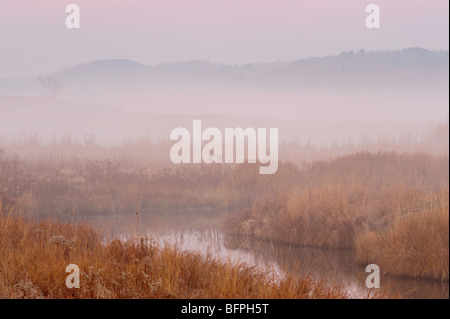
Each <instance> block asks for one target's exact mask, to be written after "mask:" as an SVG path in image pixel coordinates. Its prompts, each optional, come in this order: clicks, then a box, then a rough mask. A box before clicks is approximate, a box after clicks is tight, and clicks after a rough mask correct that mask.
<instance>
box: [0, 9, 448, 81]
mask: <svg viewBox="0 0 450 319" xmlns="http://www.w3.org/2000/svg"><path fill="white" fill-rule="evenodd" d="M70 3H75V4H77V5H79V7H80V11H81V28H80V29H67V28H66V26H65V20H66V16H67V13H66V12H65V8H66V6H67V5H68V4H70ZM370 3H375V4H377V5H378V6H379V7H380V11H381V28H380V29H367V28H366V26H365V19H366V16H367V15H368V14H367V13H366V12H365V7H366V5H368V4H370ZM448 9H449V1H448V0H433V1H429V0H367V1H363V0H327V1H325V0H126V1H125V0H122V1H119V0H108V1H104V0H71V1H64V0H0V78H1V77H26V76H36V75H42V74H48V73H52V72H55V71H57V70H60V69H61V68H64V67H69V66H72V65H75V64H79V63H85V62H90V61H93V60H100V59H130V60H134V61H137V62H139V63H142V64H161V63H170V62H177V61H186V60H192V59H194V60H206V61H210V62H218V63H227V64H246V63H260V62H274V61H280V60H281V61H292V60H297V59H302V58H307V57H311V56H326V55H334V54H338V53H339V52H341V51H347V50H355V51H356V50H360V49H365V50H368V51H371V50H401V49H403V48H407V47H423V48H426V49H430V50H448V48H449V45H448V37H449V32H448V28H449V16H448Z"/></svg>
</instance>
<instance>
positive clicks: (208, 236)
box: [89, 212, 449, 299]
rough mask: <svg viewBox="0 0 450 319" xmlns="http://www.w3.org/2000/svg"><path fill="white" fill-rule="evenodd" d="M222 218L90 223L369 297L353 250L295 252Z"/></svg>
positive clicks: (398, 291) (394, 284)
mask: <svg viewBox="0 0 450 319" xmlns="http://www.w3.org/2000/svg"><path fill="white" fill-rule="evenodd" d="M222 219H223V216H221V215H220V214H217V213H216V214H208V215H206V216H205V213H201V214H200V213H198V214H185V213H183V212H178V213H163V214H144V215H141V216H139V220H137V217H136V216H134V214H133V215H130V216H129V217H127V216H124V215H121V216H109V217H104V216H103V217H98V216H97V217H92V218H89V222H91V223H94V224H95V225H96V226H97V227H99V228H100V229H102V231H103V233H104V235H105V237H106V238H108V239H111V238H120V237H122V236H126V235H130V234H136V232H138V233H139V234H145V235H150V236H152V237H153V238H154V239H155V240H156V241H157V242H159V243H161V244H162V245H170V246H176V247H178V248H179V249H182V250H189V251H194V252H199V253H201V254H204V255H211V256H213V257H216V258H220V259H221V260H223V261H225V262H228V261H229V262H232V263H237V262H241V263H246V264H248V265H250V266H257V267H260V268H261V269H264V270H267V269H269V270H272V271H274V272H275V273H276V274H278V275H280V276H282V275H283V273H285V272H286V271H288V272H294V273H297V274H301V275H303V276H309V277H310V278H312V279H321V280H326V281H327V282H328V283H329V284H331V285H336V286H339V287H342V288H344V289H346V290H347V291H348V292H349V293H350V294H351V295H352V296H354V297H363V296H366V295H367V293H368V292H369V290H368V289H367V288H366V287H365V279H366V275H367V274H366V273H365V267H364V266H361V265H358V264H357V263H356V259H355V254H354V252H353V251H352V250H338V249H322V248H312V247H294V246H289V245H284V244H279V243H273V242H266V241H264V242H263V241H258V240H254V239H251V238H247V237H232V236H228V235H225V234H224V233H223V232H222V231H221V229H220V228H219V227H218V225H220V221H221V220H222ZM381 289H382V290H383V291H384V292H386V293H387V294H388V295H389V296H390V297H401V298H444V299H448V298H449V284H448V282H439V281H429V280H412V279H407V278H398V277H390V276H382V277H381Z"/></svg>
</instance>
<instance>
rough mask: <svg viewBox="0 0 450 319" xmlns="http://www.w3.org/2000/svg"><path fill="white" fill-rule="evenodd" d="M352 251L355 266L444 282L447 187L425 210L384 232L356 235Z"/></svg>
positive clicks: (407, 216)
mask: <svg viewBox="0 0 450 319" xmlns="http://www.w3.org/2000/svg"><path fill="white" fill-rule="evenodd" d="M356 251H357V258H358V261H359V262H361V263H364V264H371V263H375V264H377V265H378V266H380V268H381V269H382V270H383V272H385V273H389V274H393V275H399V276H408V277H422V278H435V279H441V280H448V279H449V193H448V187H447V188H446V189H444V190H443V191H442V192H441V194H439V195H438V197H437V198H434V199H433V200H430V205H429V207H427V208H424V209H422V210H420V211H418V212H415V213H411V214H408V215H406V216H401V217H399V218H397V219H396V220H395V221H394V222H393V223H392V224H391V225H390V226H389V227H388V228H387V229H386V230H384V231H370V232H367V233H362V234H360V235H359V236H358V237H357V239H356Z"/></svg>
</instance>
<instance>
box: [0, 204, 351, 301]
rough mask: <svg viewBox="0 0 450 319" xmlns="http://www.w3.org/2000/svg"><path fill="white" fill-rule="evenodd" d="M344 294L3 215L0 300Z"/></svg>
mask: <svg viewBox="0 0 450 319" xmlns="http://www.w3.org/2000/svg"><path fill="white" fill-rule="evenodd" d="M0 207H1V206H0ZM68 264H76V265H78V266H79V267H80V269H81V278H80V283H81V284H80V286H81V287H80V288H79V289H76V288H75V289H68V288H66V286H65V280H66V276H67V275H68V274H67V273H65V269H66V266H67V265H68ZM347 297H348V295H347V294H346V293H345V292H344V291H341V290H339V289H337V288H334V287H328V286H327V285H326V284H325V283H324V282H317V281H313V280H310V279H308V278H303V279H300V278H297V277H294V276H290V275H288V276H287V277H286V278H284V279H281V280H279V279H277V278H276V277H275V275H273V274H270V273H268V272H263V271H260V270H257V269H255V268H253V267H248V266H246V265H244V264H238V265H231V264H226V263H223V262H220V261H217V260H215V259H213V258H211V257H202V256H200V255H199V254H195V253H190V252H181V251H178V250H176V249H174V248H166V247H164V248H162V247H159V246H158V245H157V244H155V243H154V242H152V241H151V239H149V238H141V237H139V238H134V239H130V240H128V241H119V240H113V241H111V242H108V243H104V242H102V238H101V237H100V236H99V234H98V233H97V232H96V230H95V229H93V228H92V227H90V226H89V225H86V224H79V225H71V224H64V223H60V222H54V221H49V220H47V221H41V222H35V221H33V222H31V221H25V220H24V219H23V218H21V217H17V216H15V217H13V216H12V214H8V215H6V213H5V212H4V213H1V211H0V298H69V299H71V298H347Z"/></svg>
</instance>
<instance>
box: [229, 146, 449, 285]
mask: <svg viewBox="0 0 450 319" xmlns="http://www.w3.org/2000/svg"><path fill="white" fill-rule="evenodd" d="M448 176H449V173H448V157H432V156H429V155H426V154H420V153H418V154H402V155H399V154H395V153H378V154H370V153H359V154H354V155H351V156H346V157H342V158H338V159H336V160H333V161H330V162H318V163H315V164H313V165H312V166H311V167H309V168H308V169H307V170H306V171H304V172H301V173H299V174H298V175H297V181H296V182H295V183H294V184H293V186H292V187H291V189H290V191H289V192H284V193H283V192H280V193H279V194H275V195H274V196H272V197H270V196H269V197H267V198H265V199H261V200H256V201H255V202H254V203H253V206H252V207H251V208H246V209H244V210H242V211H240V212H239V213H237V214H236V215H235V216H234V217H233V218H230V219H229V220H228V222H227V229H228V230H229V231H230V232H234V233H238V234H241V235H246V236H252V237H255V238H258V239H263V240H271V241H278V242H283V243H288V244H294V245H301V246H315V247H332V248H350V249H353V248H358V252H359V254H360V261H361V262H362V263H365V264H367V262H368V261H370V263H377V264H379V266H380V267H382V269H383V270H384V271H386V272H389V273H392V274H401V275H405V276H411V277H424V278H436V279H446V280H448V250H449V248H448V234H449V225H448ZM442 189H444V190H445V189H447V192H445V191H442ZM445 194H446V195H445ZM443 203H447V204H443ZM437 205H439V206H437ZM436 211H437V212H438V213H437V212H436ZM420 212H421V213H420ZM419 213H420V214H419ZM388 229H389V233H388V235H386V231H387V230H388ZM428 246H432V248H427V247H428ZM363 247H365V248H363ZM371 252H372V253H371ZM374 256H376V258H375V257H374ZM383 260H384V262H383ZM377 261H379V263H378V262H377ZM383 265H384V266H385V267H383Z"/></svg>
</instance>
